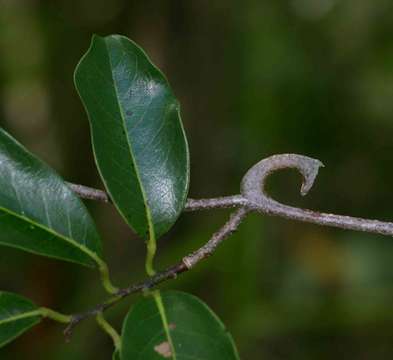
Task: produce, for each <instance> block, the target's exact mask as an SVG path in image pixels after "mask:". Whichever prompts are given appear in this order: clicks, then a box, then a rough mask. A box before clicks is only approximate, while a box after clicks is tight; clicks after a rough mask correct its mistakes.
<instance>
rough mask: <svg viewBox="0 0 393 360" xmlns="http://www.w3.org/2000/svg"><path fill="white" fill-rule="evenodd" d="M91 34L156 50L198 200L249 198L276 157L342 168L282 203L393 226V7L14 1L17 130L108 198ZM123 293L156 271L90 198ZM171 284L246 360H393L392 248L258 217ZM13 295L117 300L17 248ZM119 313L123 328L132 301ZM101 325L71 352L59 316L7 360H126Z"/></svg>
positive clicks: (10, 17)
mask: <svg viewBox="0 0 393 360" xmlns="http://www.w3.org/2000/svg"><path fill="white" fill-rule="evenodd" d="M92 33H98V34H100V35H106V34H110V33H121V34H124V35H127V36H129V37H130V38H132V39H133V40H135V41H136V42H137V43H139V44H140V45H141V46H142V47H143V48H144V49H145V50H146V51H147V53H148V54H149V55H150V56H151V58H152V59H153V61H154V62H155V63H156V64H157V65H158V66H159V67H160V68H161V69H162V70H163V71H164V73H165V74H166V75H167V77H168V79H169V81H170V83H171V85H172V87H173V89H174V91H175V94H176V95H177V97H178V98H179V99H180V101H181V104H182V118H183V121H184V125H185V128H186V132H187V134H188V139H189V143H190V150H191V189H190V196H192V197H212V196H218V195H226V194H234V193H237V192H238V191H239V183H240V180H241V178H242V176H243V174H244V173H245V172H246V170H247V169H248V168H249V167H250V166H252V165H253V164H254V163H256V162H257V161H259V160H260V159H262V158H264V157H266V156H268V155H271V154H274V153H284V152H293V153H299V154H304V155H308V156H311V157H315V158H318V159H320V160H321V161H323V162H324V163H325V165H326V167H325V168H324V169H322V170H321V172H320V175H319V177H318V179H317V182H316V184H315V188H314V189H313V190H312V191H311V192H310V194H309V195H308V196H307V197H306V198H304V199H301V198H300V196H299V195H298V189H299V176H298V175H297V174H296V173H295V172H293V171H285V172H282V173H280V174H277V175H275V176H273V177H272V178H271V179H270V181H269V187H270V192H271V194H272V195H274V197H275V198H277V199H279V200H281V201H283V202H286V203H290V204H296V205H299V206H304V207H309V208H313V209H318V210H323V211H329V212H338V213H343V214H352V215H356V216H363V217H370V218H379V219H382V220H383V219H385V220H392V219H393V189H392V188H391V184H392V183H393V171H392V170H391V164H392V162H393V154H392V150H393V36H392V35H393V3H392V2H391V1H390V0H342V1H340V0H289V1H277V0H269V1H267V0H266V1H262V0H243V1H235V0H226V1H205V0H188V1H184V0H182V1H180V0H179V1H174V0H172V1H163V0H160V1H152V0H144V1H125V0H112V1H104V0H79V1H76V0H75V1H70V0H62V1H53V0H46V1H38V0H36V1H34V0H0V125H1V126H2V127H4V128H5V129H6V130H8V131H9V132H10V133H11V134H12V135H13V136H15V137H16V138H17V139H18V140H19V141H21V142H22V143H23V144H25V145H26V146H27V147H28V148H29V149H30V150H31V151H33V152H34V153H35V154H37V155H39V156H40V157H42V158H43V159H44V160H45V161H46V162H47V163H49V164H50V165H51V166H53V167H54V168H55V169H56V170H57V171H58V172H59V173H60V174H61V175H62V176H64V178H66V179H67V180H69V181H73V182H77V183H82V184H86V185H91V186H97V187H100V186H101V184H100V182H99V179H98V175H97V171H96V169H95V167H94V160H93V157H92V152H91V146H90V138H89V131H88V121H87V117H86V115H85V113H84V110H83V108H82V104H81V102H80V100H79V99H78V96H77V93H76V91H75V90H74V86H73V80H72V75H73V70H74V68H75V66H76V64H77V62H78V60H79V58H80V57H81V56H82V54H83V53H84V52H85V51H86V50H87V48H88V46H89V43H90V36H91V34H92ZM89 207H90V208H91V210H92V212H93V215H94V217H95V219H96V222H97V224H98V227H99V229H100V231H101V232H102V234H103V237H104V240H105V249H106V254H107V259H108V262H109V263H110V264H111V267H112V269H113V270H112V272H113V278H114V282H115V283H116V284H120V285H126V284H129V283H130V282H133V281H136V280H138V279H140V278H141V277H142V276H143V268H144V265H143V263H144V254H145V251H144V244H143V242H142V241H141V240H140V239H138V238H136V236H135V235H133V234H132V233H131V231H130V230H129V229H128V228H127V227H126V226H125V225H124V224H123V222H122V220H121V218H120V216H119V215H118V214H116V212H115V210H114V209H113V208H112V207H111V206H109V205H103V204H93V203H89ZM227 216H228V211H227V210H217V211H211V212H209V213H196V214H185V215H183V216H182V217H181V218H180V220H179V221H178V223H177V224H176V226H175V228H174V229H173V230H172V231H171V232H170V233H169V234H168V235H166V236H165V239H162V240H161V241H160V242H159V257H158V259H157V260H158V261H157V263H158V264H157V267H159V268H163V267H165V266H166V265H169V264H170V263H172V262H174V261H175V260H177V259H179V258H180V257H181V256H182V255H184V254H186V253H187V252H189V251H191V250H193V249H195V248H196V247H198V246H199V245H201V244H202V243H203V242H205V241H206V240H207V239H208V238H209V236H210V235H211V234H212V233H213V232H214V231H215V230H216V229H217V228H218V227H219V226H220V225H221V224H222V223H223V222H224V221H225V219H226V218H227ZM166 287H170V288H176V289H181V290H185V291H189V292H191V293H193V294H195V295H197V296H199V297H200V298H202V299H203V300H204V301H206V302H207V303H208V304H209V306H210V307H211V308H212V309H213V310H215V311H216V313H217V314H218V315H219V316H220V317H221V319H222V320H223V321H224V322H225V324H226V325H227V326H228V328H229V330H230V331H231V332H232V334H233V336H234V338H235V339H236V342H237V344H238V347H239V351H240V354H241V356H242V358H243V359H250V360H254V359H268V360H278V359H280V360H281V359H285V360H286V359H332V358H335V359H362V360H363V359H377V360H378V359H390V358H393V314H392V300H393V241H392V239H389V238H384V237H381V236H377V235H367V234H359V233H355V232H350V231H343V230H336V229H328V228H321V227H317V226H314V225H308V224H301V223H295V222H290V221H287V220H282V219H275V218H267V217H261V216H259V215H253V216H251V217H249V218H248V219H247V220H246V221H245V223H244V224H243V225H242V226H241V227H240V229H239V231H238V233H237V234H236V235H235V236H233V237H232V238H230V239H229V240H228V241H226V243H225V245H224V246H222V248H220V249H219V251H218V252H217V253H216V255H215V256H214V257H213V258H211V259H209V260H208V261H206V262H205V263H203V264H201V265H200V266H198V267H197V268H196V269H195V270H194V271H192V272H190V273H188V274H184V275H182V276H181V277H180V278H179V279H178V280H176V281H173V282H169V283H167V285H166ZM0 288H1V289H2V290H7V291H14V292H18V293H20V294H22V295H24V296H27V297H29V298H31V299H32V300H33V301H34V302H35V303H37V304H40V305H45V306H49V307H53V308H56V309H59V310H62V311H63V312H75V311H79V310H82V309H84V308H86V307H88V306H90V305H91V304H93V303H94V302H95V301H97V300H99V299H102V298H103V296H104V294H103V292H102V290H101V286H100V284H99V281H98V276H97V274H96V272H94V271H90V270H86V269H84V268H79V267H78V266H76V265H72V264H66V263H62V262H56V261H54V260H49V259H45V258H40V257H35V256H33V255H29V254H24V253H22V252H19V251H17V250H14V249H8V248H1V250H0ZM135 299H136V298H133V299H130V300H127V301H126V302H125V303H124V304H122V305H120V306H118V307H117V308H116V309H113V310H111V311H110V312H108V319H109V320H111V322H113V323H114V324H115V325H116V327H117V328H120V324H121V319H122V318H123V317H124V315H125V313H126V311H127V309H128V307H129V305H130V304H131V303H132V302H134V301H135ZM111 352H112V347H111V342H110V339H109V338H107V336H106V335H105V334H103V333H102V332H101V330H100V329H99V328H98V327H96V326H95V324H94V321H86V322H85V323H84V324H82V325H81V326H80V327H79V328H77V329H76V330H75V333H74V335H73V338H72V341H71V343H69V344H65V343H64V339H63V336H62V327H61V326H59V325H58V324H54V323H52V322H49V321H45V322H43V323H42V324H40V325H39V326H38V327H37V328H36V329H35V330H33V331H31V332H29V333H28V334H26V335H24V336H23V337H21V338H20V339H18V340H17V341H15V342H14V343H13V344H11V345H9V346H7V347H6V348H4V349H2V350H0V354H1V356H0V357H1V359H5V360H8V359H18V360H19V359H30V358H32V357H34V358H38V359H56V360H62V359H70V358H72V359H73V360H85V359H98V360H101V359H103V360H104V359H105V360H106V359H109V358H110V356H111Z"/></svg>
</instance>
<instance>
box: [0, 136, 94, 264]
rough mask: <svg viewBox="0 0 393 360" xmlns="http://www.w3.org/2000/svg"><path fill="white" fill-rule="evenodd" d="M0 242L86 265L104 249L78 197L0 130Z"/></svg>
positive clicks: (52, 172) (56, 176)
mask: <svg viewBox="0 0 393 360" xmlns="http://www.w3.org/2000/svg"><path fill="white" fill-rule="evenodd" d="M0 244H1V245H7V246H11V247H15V248H19V249H22V250H26V251H28V252H32V253H35V254H39V255H44V256H48V257H53V258H57V259H61V260H67V261H71V262H75V263H79V264H82V265H86V266H93V265H95V261H96V260H97V258H99V257H100V256H101V252H102V251H101V242H100V238H99V236H98V233H97V231H96V228H95V225H94V223H93V221H92V219H91V217H90V215H89V213H88V212H87V210H86V208H85V207H84V205H83V203H82V202H81V201H80V200H79V198H78V197H77V196H76V195H75V194H74V193H73V192H72V191H71V190H70V189H69V188H68V187H67V186H66V184H65V183H64V182H63V180H62V179H61V178H60V177H59V176H58V175H56V174H55V173H54V171H52V170H51V169H50V168H49V167H48V166H47V165H45V164H44V163H42V162H41V161H40V160H38V159H37V158H36V157H34V156H33V155H32V154H31V153H29V152H28V151H27V150H26V149H25V148H24V147H23V146H22V145H21V144H19V143H18V142H17V141H16V140H15V139H13V138H12V137H11V136H10V135H9V134H7V133H6V132H5V131H4V130H2V129H0Z"/></svg>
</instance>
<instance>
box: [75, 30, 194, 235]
mask: <svg viewBox="0 0 393 360" xmlns="http://www.w3.org/2000/svg"><path fill="white" fill-rule="evenodd" d="M75 84H76V87H77V90H78V92H79V95H80V97H81V99H82V102H83V104H84V106H85V109H86V111H87V113H88V117H89V121H90V127H91V133H92V143H93V149H94V154H95V160H96V163H97V166H98V169H99V172H100V175H101V177H102V179H103V182H104V184H105V187H106V189H107V191H108V192H109V194H110V196H111V199H112V201H113V202H114V204H115V206H116V207H117V209H118V210H119V212H120V213H121V214H122V216H123V218H124V219H125V221H126V222H127V223H128V224H129V225H130V226H131V227H132V228H133V229H134V230H135V231H136V232H137V233H138V234H139V235H140V236H141V237H143V238H147V237H148V236H149V234H150V237H152V236H156V237H159V236H161V235H162V234H164V233H165V232H166V231H168V230H169V228H170V227H171V226H172V225H173V224H174V222H175V221H176V219H177V217H178V216H179V214H180V213H181V211H182V209H183V207H184V204H185V200H186V196H187V192H188V183H189V154H188V145H187V141H186V137H185V133H184V130H183V126H182V123H181V119H180V110H179V104H178V101H177V99H176V98H175V97H174V95H173V92H172V90H171V88H170V86H169V84H168V82H167V80H166V79H165V77H164V75H163V74H162V73H161V72H160V71H159V70H158V69H157V68H156V67H155V66H154V65H153V64H152V63H151V62H150V60H149V58H148V57H147V55H146V54H145V53H144V52H143V50H142V49H141V48H140V47H139V46H138V45H136V44H135V43H133V42H132V41H131V40H129V39H128V38H126V37H123V36H119V35H111V36H107V37H105V38H102V37H98V36H94V37H93V39H92V43H91V46H90V48H89V50H88V52H87V53H86V54H85V56H84V57H83V58H82V59H81V61H80V63H79V64H78V66H77V69H76V71H75Z"/></svg>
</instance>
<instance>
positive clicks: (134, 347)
mask: <svg viewBox="0 0 393 360" xmlns="http://www.w3.org/2000/svg"><path fill="white" fill-rule="evenodd" d="M160 299H161V300H160ZM162 308H163V309H162ZM162 310H164V312H163V311H162ZM164 313H165V315H163V314H164ZM164 324H167V325H164ZM171 344H172V345H171ZM131 359H139V360H163V359H176V360H189V359H201V360H202V359H203V360H220V359H223V360H231V359H232V360H235V359H239V357H238V354H237V351H236V348H235V346H234V343H233V341H232V337H231V335H230V334H229V333H228V332H227V330H226V329H225V327H224V325H223V324H222V323H221V321H220V320H219V319H218V318H217V316H216V315H215V314H214V313H213V312H212V311H211V310H210V309H209V308H208V307H207V306H206V304H204V303H203V302H201V301H200V300H199V299H198V298H196V297H195V296H192V295H189V294H186V293H182V292H176V291H170V292H163V293H162V295H161V298H157V297H155V298H153V297H148V298H145V299H143V300H142V301H140V302H139V303H137V304H136V305H135V306H134V307H133V308H132V309H131V311H130V313H129V314H128V315H127V317H126V319H125V321H124V324H123V332H122V347H121V360H131Z"/></svg>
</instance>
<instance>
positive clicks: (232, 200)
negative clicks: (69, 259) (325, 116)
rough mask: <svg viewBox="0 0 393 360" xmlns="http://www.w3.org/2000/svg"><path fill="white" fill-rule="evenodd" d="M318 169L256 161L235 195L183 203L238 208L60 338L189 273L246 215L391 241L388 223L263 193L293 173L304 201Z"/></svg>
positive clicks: (84, 192) (289, 159) (312, 162)
mask: <svg viewBox="0 0 393 360" xmlns="http://www.w3.org/2000/svg"><path fill="white" fill-rule="evenodd" d="M320 167H323V164H322V163H321V162H320V161H319V160H316V159H312V158H309V157H306V156H302V155H295V154H282V155H275V156H271V157H269V158H267V159H264V160H262V161H260V162H259V163H257V164H256V165H254V166H253V167H252V168H251V169H250V170H249V171H248V172H247V173H246V175H245V176H244V178H243V180H242V183H241V195H234V196H226V197H219V198H213V199H199V200H194V199H188V200H187V203H186V206H185V209H184V210H185V211H197V210H207V209H216V208H235V207H238V209H237V210H236V211H235V212H234V213H233V214H232V215H231V216H230V219H229V220H228V221H227V222H226V223H225V224H224V225H223V226H222V227H221V228H220V229H219V230H218V231H217V232H216V233H215V234H213V236H212V237H211V239H210V240H209V241H208V242H207V243H206V244H205V245H203V246H202V247H201V248H199V249H198V250H196V251H194V252H193V253H191V254H189V255H188V256H185V257H184V258H183V259H182V261H180V262H178V263H177V264H175V265H173V266H171V267H169V268H167V269H165V270H164V271H161V272H159V273H157V274H156V275H154V276H152V277H149V278H147V279H145V280H144V281H141V282H139V283H136V284H134V285H131V286H129V287H127V288H124V289H120V290H118V291H117V292H116V294H115V296H114V297H112V298H110V299H109V300H107V301H106V302H103V303H101V304H97V305H96V306H95V307H93V308H92V309H90V310H88V311H86V312H83V313H79V314H74V315H71V321H70V322H69V325H68V326H67V328H66V329H65V330H64V334H65V336H66V338H67V339H69V338H70V336H71V334H72V331H73V329H74V328H75V326H77V325H78V324H79V323H80V322H81V321H82V320H84V319H86V318H89V317H92V316H97V315H99V314H101V313H102V312H104V311H105V310H106V309H108V308H110V307H111V306H113V305H114V304H116V303H118V302H119V301H121V300H122V299H124V298H125V297H127V296H129V295H131V294H134V293H138V292H144V291H147V290H150V289H152V288H154V287H155V286H157V285H159V284H160V283H162V282H164V281H166V280H170V279H175V278H176V277H177V276H178V275H180V274H182V273H183V272H186V271H188V270H190V269H191V268H192V267H194V266H195V265H196V264H197V263H199V262H200V261H201V260H203V259H206V258H207V257H209V256H210V255H212V254H213V253H214V251H215V250H216V249H217V246H218V245H219V244H220V243H221V242H222V241H223V240H225V239H226V238H227V237H229V236H230V235H231V234H232V233H233V232H234V231H236V229H237V228H238V227H239V225H240V224H241V222H242V220H243V219H244V218H245V217H246V216H247V215H248V213H250V212H252V211H254V212H259V213H262V214H267V215H275V216H281V217H284V218H287V219H292V220H298V221H304V222H309V223H313V224H318V225H325V226H334V227H338V228H342V229H351V230H358V231H365V232H370V233H376V234H382V235H390V236H392V235H393V223H390V222H382V221H378V220H368V219H362V218H356V217H351V216H343V215H335V214H327V213H320V212H316V211H312V210H307V209H300V208H296V207H292V206H288V205H284V204H281V203H280V202H278V201H275V200H273V199H272V198H270V197H269V196H268V195H267V194H266V192H265V182H266V179H267V177H268V176H269V175H270V174H272V173H273V172H275V171H277V170H281V169H286V168H294V169H296V170H298V171H299V172H300V173H301V175H302V176H303V183H302V186H301V189H300V193H301V195H303V196H304V195H306V194H307V193H308V192H309V190H310V189H311V188H312V186H313V184H314V181H315V178H316V177H317V174H318V170H319V168H320ZM68 184H69V186H70V188H71V189H72V190H73V191H74V192H75V193H76V194H78V195H79V196H80V197H82V198H85V199H92V200H98V201H104V202H110V198H109V196H108V195H107V193H105V192H104V191H102V190H97V189H93V188H89V187H86V186H82V185H76V184H71V183H68Z"/></svg>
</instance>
